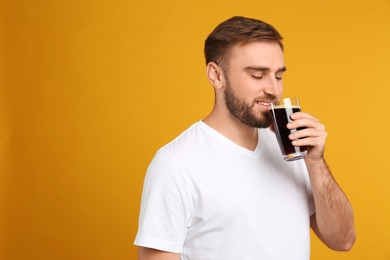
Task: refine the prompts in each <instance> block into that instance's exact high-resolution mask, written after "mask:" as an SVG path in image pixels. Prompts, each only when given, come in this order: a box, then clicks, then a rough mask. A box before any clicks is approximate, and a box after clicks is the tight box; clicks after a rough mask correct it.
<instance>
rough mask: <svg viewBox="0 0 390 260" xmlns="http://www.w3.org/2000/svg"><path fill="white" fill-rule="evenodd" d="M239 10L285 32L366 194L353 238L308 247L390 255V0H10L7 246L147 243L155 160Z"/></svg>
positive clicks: (315, 109)
mask: <svg viewBox="0 0 390 260" xmlns="http://www.w3.org/2000/svg"><path fill="white" fill-rule="evenodd" d="M233 15H244V16H249V17H256V18H259V19H262V20H265V21H267V22H269V23H271V24H273V25H274V26H275V27H276V28H278V30H279V31H280V32H281V33H282V34H283V36H284V37H285V41H284V43H285V55H286V65H287V67H288V72H287V73H286V74H285V77H284V79H285V88H286V90H285V94H286V95H297V96H299V97H300V98H301V103H302V107H303V110H305V111H307V112H310V113H312V114H313V115H315V116H316V117H318V118H319V119H321V121H322V122H323V123H324V124H325V125H326V127H327V130H328V132H329V138H328V144H327V159H328V161H329V163H330V165H331V168H332V170H333V172H334V175H335V177H336V178H337V180H338V182H339V183H340V185H341V186H342V187H343V189H344V191H345V192H346V193H347V194H348V196H349V199H350V201H351V203H352V204H353V206H354V209H355V215H356V229H357V236H358V238H357V242H356V244H355V247H354V248H353V249H352V251H350V252H348V253H337V252H332V251H330V250H329V249H327V248H326V247H325V246H324V245H322V244H321V243H320V242H319V241H318V239H317V238H315V237H313V239H312V244H313V246H312V259H315V260H317V259H324V260H325V259H326V260H328V259H354V260H356V259H375V260H382V259H383V260H384V259H390V247H389V245H388V244H389V241H390V232H389V231H390V221H389V219H390V189H389V183H390V177H389V176H390V167H389V162H388V158H389V152H388V149H389V148H388V146H389V145H390V141H389V139H390V138H389V133H390V126H389V123H388V120H389V116H388V112H387V106H388V102H389V100H390V80H389V71H390V1H389V0H371V1H349V0H348V1H347V0H329V1H304V0H297V1H290V0H280V1H278V0H275V1H260V0H251V1H238V2H237V1H220V0H214V1H206V0H198V1H179V0H165V1H157V0H155V1H135V0H130V1H129V0H128V1H124V0H123V1H120V0H111V1H102V0H94V1H92V0H85V1H76V0H68V1H55V0H35V1H27V0H21V1H12V0H2V1H1V2H0V19H1V29H2V30H1V35H0V49H1V52H0V60H1V61H0V77H1V81H0V84H1V89H0V171H1V172H0V173H1V174H0V190H1V193H0V195H1V196H0V203H1V204H0V205H1V207H0V217H1V219H0V220H1V226H0V228H1V229H0V238H1V241H0V253H1V254H0V258H1V259H5V260H15V259H16V260H22V259H23V260H24V259H28V260H30V259H40V260H46V259H50V260H52V259H57V260H61V259H119V260H120V259H122V260H124V259H136V252H137V249H136V247H135V246H133V245H132V243H133V240H134V236H135V234H136V230H137V218H138V212H139V200H140V195H141V190H142V182H143V177H144V174H145V170H146V167H147V165H148V164H149V162H150V160H151V158H152V157H153V155H154V153H155V151H156V150H157V149H158V148H159V147H161V146H162V145H164V144H165V143H167V142H168V141H170V140H171V139H173V138H174V137H175V136H177V135H178V134H179V133H180V132H181V131H183V130H184V129H186V128H187V127H188V126H189V125H191V124H192V123H193V122H195V121H197V120H200V119H201V118H203V117H204V116H205V115H206V114H207V113H208V112H209V111H210V109H211V107H212V103H213V91H212V87H211V86H210V84H209V83H208V81H207V80H206V77H205V64H204V58H203V42H204V39H205V38H206V37H207V35H208V34H209V33H210V32H211V30H212V29H213V28H214V27H215V26H216V25H217V24H218V23H219V22H221V21H223V20H225V19H227V18H229V17H231V16H233ZM281 250H283V249H282V248H281Z"/></svg>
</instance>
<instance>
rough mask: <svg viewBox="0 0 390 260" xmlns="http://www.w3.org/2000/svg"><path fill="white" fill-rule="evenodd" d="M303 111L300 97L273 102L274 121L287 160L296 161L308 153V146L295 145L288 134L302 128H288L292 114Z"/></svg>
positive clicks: (280, 145) (277, 136)
mask: <svg viewBox="0 0 390 260" xmlns="http://www.w3.org/2000/svg"><path fill="white" fill-rule="evenodd" d="M299 111H301V107H300V105H299V99H298V98H284V99H282V100H280V101H278V102H275V103H272V104H271V113H272V120H273V122H274V128H275V134H276V138H277V140H278V143H279V147H280V151H281V152H282V156H283V159H284V160H285V161H288V162H289V161H295V160H299V159H302V158H304V157H305V156H306V155H307V146H293V145H292V140H290V138H288V136H289V135H290V134H292V133H294V132H296V131H298V130H301V128H298V129H291V130H290V129H288V128H287V124H288V123H289V122H291V121H292V120H291V118H290V115H291V114H292V113H295V112H299Z"/></svg>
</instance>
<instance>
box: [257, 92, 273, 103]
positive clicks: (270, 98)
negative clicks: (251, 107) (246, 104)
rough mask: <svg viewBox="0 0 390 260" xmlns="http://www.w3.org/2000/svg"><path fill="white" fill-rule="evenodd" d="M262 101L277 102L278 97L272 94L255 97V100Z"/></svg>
mask: <svg viewBox="0 0 390 260" xmlns="http://www.w3.org/2000/svg"><path fill="white" fill-rule="evenodd" d="M260 101H265V102H270V103H274V102H277V101H278V99H277V98H276V97H275V96H274V95H272V94H265V95H263V96H261V97H257V98H255V102H260Z"/></svg>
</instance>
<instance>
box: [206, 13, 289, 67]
mask: <svg viewBox="0 0 390 260" xmlns="http://www.w3.org/2000/svg"><path fill="white" fill-rule="evenodd" d="M282 39H283V37H282V35H281V34H280V33H279V32H278V31H277V30H276V29H275V28H274V27H273V26H272V25H270V24H268V23H266V22H263V21H260V20H257V19H253V18H247V17H243V16H233V17H232V18H230V19H228V20H226V21H224V22H222V23H220V24H219V25H218V26H217V27H216V28H215V29H214V30H213V31H212V32H211V33H210V35H209V36H208V37H207V39H206V41H205V46H204V54H205V58H206V64H208V63H209V62H215V63H217V64H218V65H220V66H222V67H224V68H227V67H228V65H229V64H228V63H227V62H228V58H229V55H230V51H231V49H232V47H233V46H235V45H236V44H243V45H244V44H246V43H250V42H256V41H263V42H276V43H278V44H279V46H280V48H281V49H282V50H283V44H282Z"/></svg>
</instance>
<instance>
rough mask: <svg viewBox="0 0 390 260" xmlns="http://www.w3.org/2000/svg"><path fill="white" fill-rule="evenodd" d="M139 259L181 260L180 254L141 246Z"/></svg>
mask: <svg viewBox="0 0 390 260" xmlns="http://www.w3.org/2000/svg"><path fill="white" fill-rule="evenodd" d="M138 260H180V254H176V253H171V252H165V251H160V250H156V249H153V248H147V247H141V246H140V247H138Z"/></svg>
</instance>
